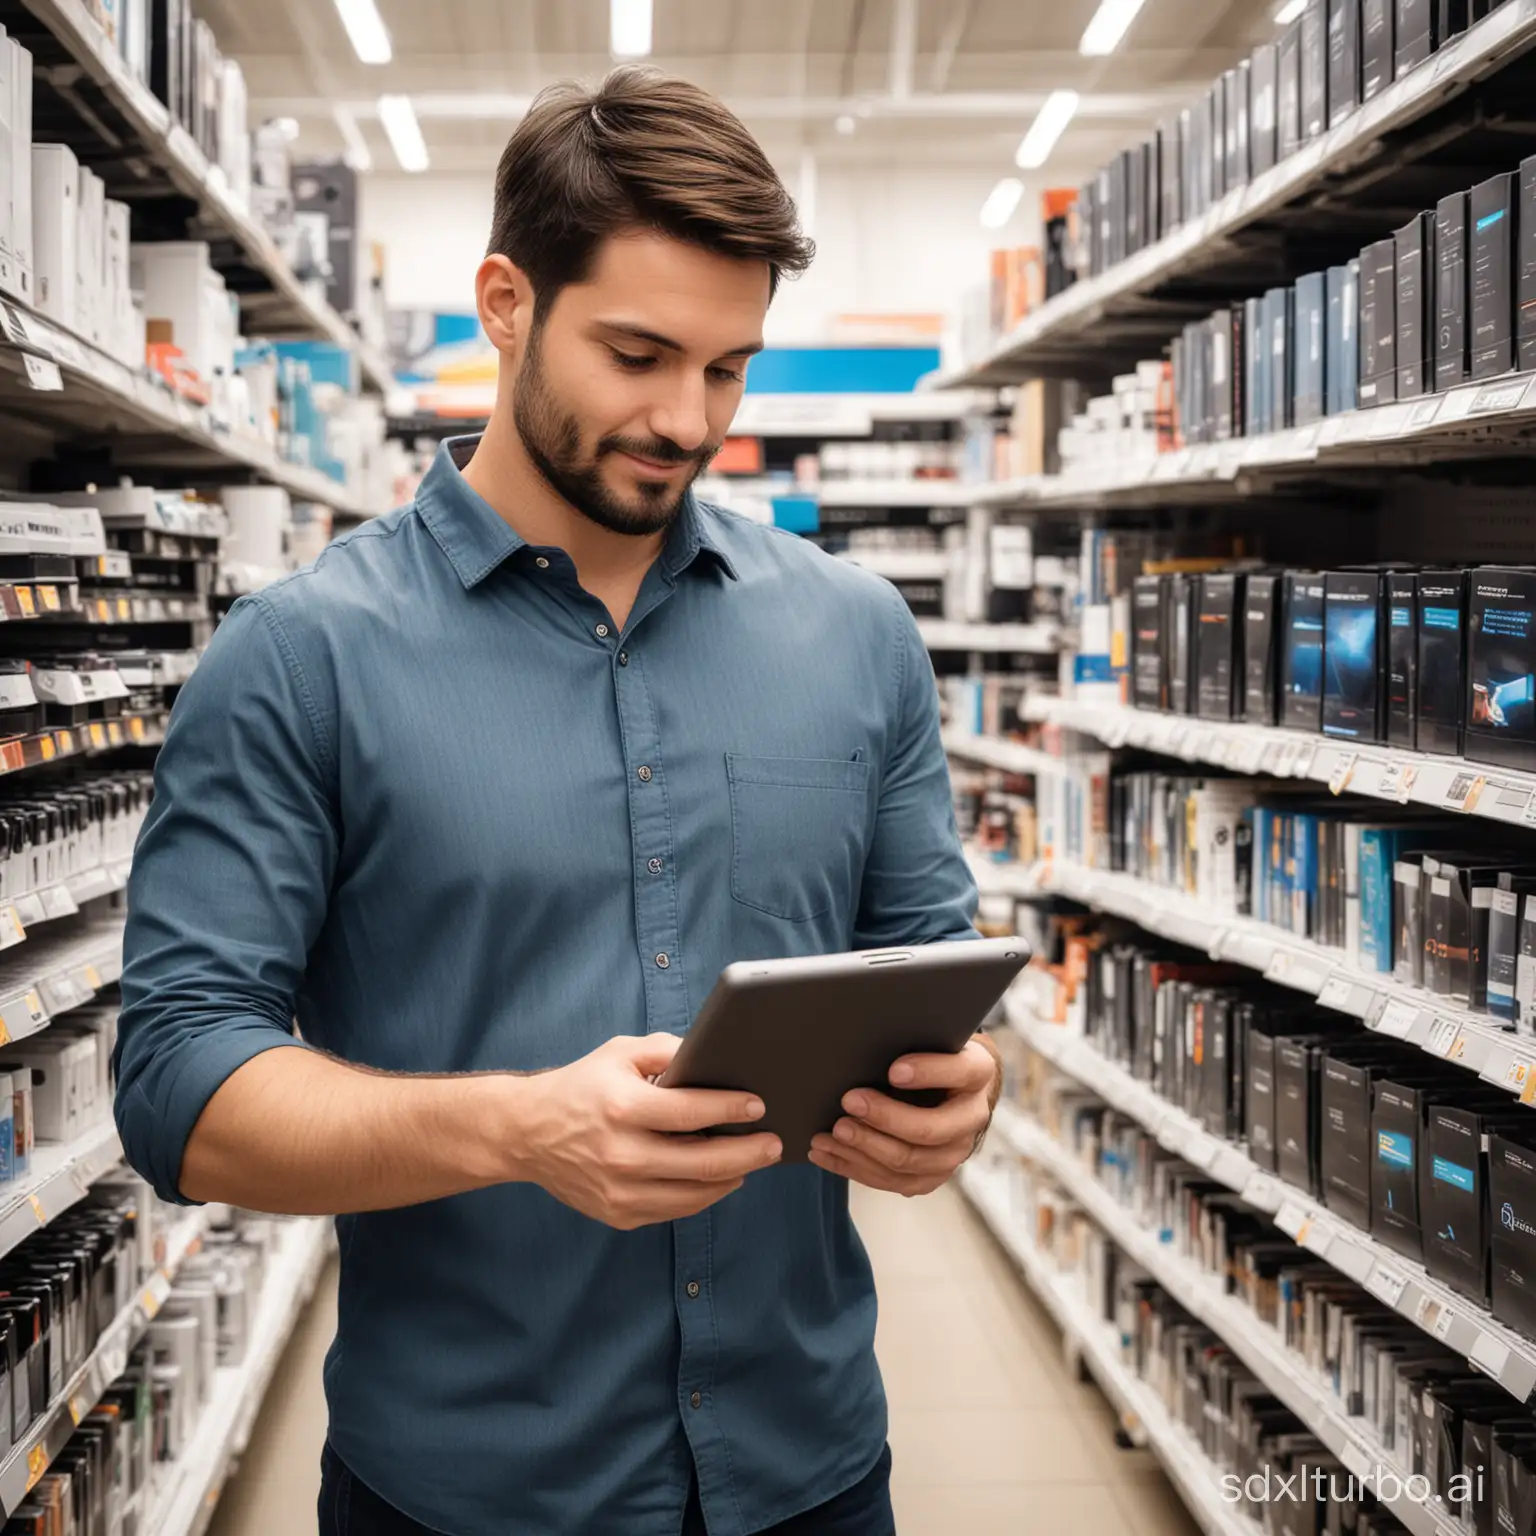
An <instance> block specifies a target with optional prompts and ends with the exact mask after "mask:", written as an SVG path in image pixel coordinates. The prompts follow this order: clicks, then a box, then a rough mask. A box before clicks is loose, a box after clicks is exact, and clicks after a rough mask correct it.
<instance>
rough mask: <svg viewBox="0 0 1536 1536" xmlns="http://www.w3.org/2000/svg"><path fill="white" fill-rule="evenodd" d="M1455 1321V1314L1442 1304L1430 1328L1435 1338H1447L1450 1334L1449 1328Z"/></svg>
mask: <svg viewBox="0 0 1536 1536" xmlns="http://www.w3.org/2000/svg"><path fill="white" fill-rule="evenodd" d="M1455 1322H1456V1314H1455V1313H1454V1312H1452V1311H1451V1309H1450V1308H1449V1307H1446V1306H1442V1307H1441V1308H1440V1315H1439V1317H1437V1318H1436V1319H1435V1322H1434V1327H1433V1328H1432V1329H1431V1330H1430V1332H1432V1333H1433V1334H1434V1336H1435V1337H1436V1338H1437V1339H1448V1338H1450V1336H1451V1328H1452V1326H1453V1325H1454V1324H1455Z"/></svg>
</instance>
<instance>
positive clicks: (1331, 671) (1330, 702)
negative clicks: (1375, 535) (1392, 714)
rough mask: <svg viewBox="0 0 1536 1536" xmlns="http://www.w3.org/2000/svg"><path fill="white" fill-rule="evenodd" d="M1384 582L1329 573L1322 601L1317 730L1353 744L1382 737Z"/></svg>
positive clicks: (1380, 576)
mask: <svg viewBox="0 0 1536 1536" xmlns="http://www.w3.org/2000/svg"><path fill="white" fill-rule="evenodd" d="M1386 585H1387V578H1386V574H1385V573H1384V572H1381V571H1329V573H1328V576H1327V580H1326V583H1325V595H1324V599H1323V632H1324V638H1323V662H1324V665H1323V676H1324V681H1323V731H1324V732H1325V733H1326V734H1327V735H1329V736H1347V737H1349V738H1350V739H1351V740H1354V741H1380V740H1381V739H1382V738H1383V736H1384V734H1385V731H1384V725H1385V721H1384V718H1383V716H1384V713H1385V708H1384V706H1385V699H1386V688H1385V678H1384V674H1385V662H1386V649H1387V646H1386V633H1387V625H1386V622H1385V619H1384V612H1383V610H1384V605H1385V596H1386Z"/></svg>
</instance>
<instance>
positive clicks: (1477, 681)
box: [1464, 566, 1536, 772]
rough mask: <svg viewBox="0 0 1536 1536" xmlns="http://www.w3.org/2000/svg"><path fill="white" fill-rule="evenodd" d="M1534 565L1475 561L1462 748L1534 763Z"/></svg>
mask: <svg viewBox="0 0 1536 1536" xmlns="http://www.w3.org/2000/svg"><path fill="white" fill-rule="evenodd" d="M1533 617H1536V570H1529V569H1521V568H1502V567H1497V566H1478V567H1476V568H1475V569H1474V570H1472V571H1471V572H1470V573H1469V576H1468V595H1467V693H1466V744H1465V748H1464V750H1465V754H1466V756H1467V757H1469V758H1471V759H1472V760H1473V761H1475V762H1484V763H1498V764H1501V765H1502V766H1504V767H1508V768H1519V769H1523V770H1525V771H1527V772H1531V771H1536V633H1533Z"/></svg>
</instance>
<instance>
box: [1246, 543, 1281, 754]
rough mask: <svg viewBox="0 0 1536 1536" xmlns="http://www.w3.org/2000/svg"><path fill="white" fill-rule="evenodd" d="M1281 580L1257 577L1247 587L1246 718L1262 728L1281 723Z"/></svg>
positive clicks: (1268, 576) (1252, 578) (1251, 577)
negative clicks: (1278, 661)
mask: <svg viewBox="0 0 1536 1536" xmlns="http://www.w3.org/2000/svg"><path fill="white" fill-rule="evenodd" d="M1279 609H1280V578H1279V577H1278V576H1273V575H1268V574H1265V573H1257V572H1256V573H1253V574H1251V575H1249V577H1248V578H1247V580H1246V581H1245V582H1244V583H1243V718H1244V719H1245V720H1249V721H1252V722H1254V723H1255V724H1258V725H1274V724H1276V722H1277V721H1278V719H1279V699H1278V697H1277V690H1276V682H1277V676H1278V674H1277V668H1276V649H1277V647H1276V638H1277V635H1278V631H1279V628H1280V626H1279V624H1278V622H1277V617H1278V614H1279Z"/></svg>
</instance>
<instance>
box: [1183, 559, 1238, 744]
mask: <svg viewBox="0 0 1536 1536" xmlns="http://www.w3.org/2000/svg"><path fill="white" fill-rule="evenodd" d="M1199 582H1200V596H1199V604H1200V606H1199V612H1198V615H1197V623H1196V625H1195V713H1196V714H1198V715H1199V716H1200V718H1201V719H1202V720H1231V719H1233V718H1234V717H1235V716H1236V714H1237V709H1236V703H1237V690H1238V687H1239V679H1240V678H1241V676H1242V662H1241V656H1242V651H1241V648H1240V646H1239V644H1238V640H1239V634H1240V631H1239V628H1238V623H1239V615H1241V613H1242V611H1243V578H1242V576H1241V575H1237V574H1234V573H1232V572H1220V573H1217V574H1215V575H1206V576H1201V577H1200V578H1199Z"/></svg>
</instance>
